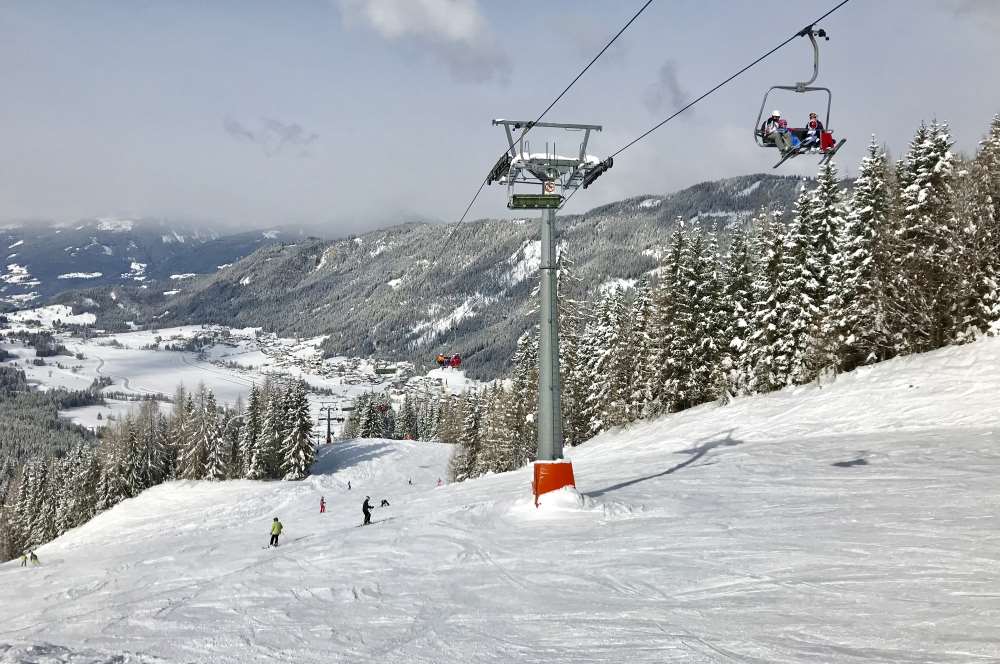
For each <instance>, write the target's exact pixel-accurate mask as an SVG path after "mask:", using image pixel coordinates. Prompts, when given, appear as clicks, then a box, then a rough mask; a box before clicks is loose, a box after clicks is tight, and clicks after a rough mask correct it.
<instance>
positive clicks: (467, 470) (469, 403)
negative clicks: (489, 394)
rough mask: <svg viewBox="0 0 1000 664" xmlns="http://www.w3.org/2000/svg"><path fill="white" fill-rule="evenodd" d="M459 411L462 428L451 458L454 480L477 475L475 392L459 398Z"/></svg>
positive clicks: (477, 412) (477, 431)
mask: <svg viewBox="0 0 1000 664" xmlns="http://www.w3.org/2000/svg"><path fill="white" fill-rule="evenodd" d="M459 403H460V405H459V412H460V414H461V417H462V428H461V432H460V434H459V438H458V445H457V446H456V448H455V449H456V452H455V455H453V457H452V459H453V460H454V462H455V463H454V465H453V467H452V473H451V478H452V481H454V482H461V481H463V480H467V479H471V478H473V477H476V476H477V473H476V467H477V458H478V456H479V452H480V436H479V423H480V397H479V395H478V394H476V393H475V392H466V393H465V394H463V395H462V397H461V399H460V400H459Z"/></svg>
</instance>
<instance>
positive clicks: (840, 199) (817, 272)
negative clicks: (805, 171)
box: [806, 161, 846, 311]
mask: <svg viewBox="0 0 1000 664" xmlns="http://www.w3.org/2000/svg"><path fill="white" fill-rule="evenodd" d="M845 216H846V210H845V206H844V194H843V192H842V191H841V189H840V185H839V184H838V182H837V166H836V164H834V163H833V162H832V161H828V162H826V163H825V164H823V165H822V166H821V167H820V169H819V173H818V174H817V176H816V187H815V188H814V189H813V190H812V205H811V206H810V210H809V216H808V218H807V219H806V222H807V223H808V235H809V244H810V246H809V259H808V260H809V265H808V266H809V273H810V274H811V276H812V278H813V280H815V286H814V287H813V291H812V293H811V295H812V298H813V302H814V303H815V304H816V306H817V307H819V308H820V310H821V311H822V310H823V309H824V307H825V306H826V302H827V298H828V297H829V296H830V294H831V293H832V292H833V285H834V277H835V275H834V272H835V265H836V264H837V262H838V260H839V257H838V251H839V241H840V235H841V232H842V229H843V226H844V217H845Z"/></svg>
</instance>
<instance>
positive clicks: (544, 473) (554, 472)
mask: <svg viewBox="0 0 1000 664" xmlns="http://www.w3.org/2000/svg"><path fill="white" fill-rule="evenodd" d="M564 486H576V478H574V477H573V464H572V463H570V462H569V461H568V460H562V459H561V460H559V461H536V462H535V479H534V480H533V481H532V483H531V489H532V492H533V493H534V494H535V507H538V497H539V496H540V495H542V494H543V493H548V492H549V491H555V490H557V489H561V488H563V487H564Z"/></svg>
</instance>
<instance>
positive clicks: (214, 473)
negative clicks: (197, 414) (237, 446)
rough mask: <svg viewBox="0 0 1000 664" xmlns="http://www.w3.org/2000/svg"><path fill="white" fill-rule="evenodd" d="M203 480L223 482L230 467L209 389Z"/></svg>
mask: <svg viewBox="0 0 1000 664" xmlns="http://www.w3.org/2000/svg"><path fill="white" fill-rule="evenodd" d="M204 426H205V427H206V430H205V479H209V480H216V481H219V480H224V479H226V477H227V476H228V472H229V466H230V463H231V461H230V447H229V443H228V441H226V439H225V437H224V436H223V429H222V421H221V418H220V413H219V406H218V404H217V403H216V401H215V393H214V392H212V390H211V389H209V390H207V393H206V395H205V422H204Z"/></svg>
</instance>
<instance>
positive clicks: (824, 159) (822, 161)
mask: <svg viewBox="0 0 1000 664" xmlns="http://www.w3.org/2000/svg"><path fill="white" fill-rule="evenodd" d="M846 142H847V139H846V138H842V139H840V140H839V141H837V144H836V145H834V146H833V147H832V148H830V149H829V150H827V151H826V152H824V153H823V156H822V157H821V158H820V160H819V165H820V166H822V165H823V164H825V163H826V162H828V161H830V160H831V159H833V155H835V154H837V150H839V149H840V148H842V147H843V146H844V143H846ZM815 152H816V150H815V149H810V148H806V149H802V148H801V147H797V148H792V149H791V150H789V151H788V152H786V153H785V154H784V155H782V157H781V161H779V162H778V163H777V164H775V165H774V166H773V168H777V167H778V166H781V165H782V164H783V163H785V162H786V161H788V160H789V159H791V158H792V157H798V156H799V155H800V154H810V153H815Z"/></svg>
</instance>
